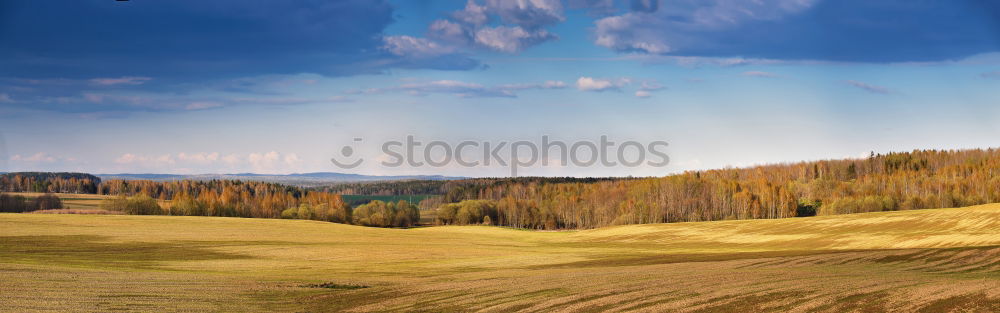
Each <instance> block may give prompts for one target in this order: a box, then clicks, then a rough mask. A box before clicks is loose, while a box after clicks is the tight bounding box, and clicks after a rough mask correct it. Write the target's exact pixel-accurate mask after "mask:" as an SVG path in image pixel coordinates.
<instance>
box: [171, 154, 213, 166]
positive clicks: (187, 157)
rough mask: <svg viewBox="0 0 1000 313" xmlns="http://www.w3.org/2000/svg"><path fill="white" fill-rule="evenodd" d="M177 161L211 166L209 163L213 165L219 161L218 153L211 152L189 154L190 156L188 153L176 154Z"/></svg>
mask: <svg viewBox="0 0 1000 313" xmlns="http://www.w3.org/2000/svg"><path fill="white" fill-rule="evenodd" d="M177 159H178V160H180V161H183V162H193V163H197V164H211V163H215V162H216V161H218V160H219V153H218V152H212V153H203V152H199V153H191V154H189V153H184V152H181V153H178V154H177Z"/></svg>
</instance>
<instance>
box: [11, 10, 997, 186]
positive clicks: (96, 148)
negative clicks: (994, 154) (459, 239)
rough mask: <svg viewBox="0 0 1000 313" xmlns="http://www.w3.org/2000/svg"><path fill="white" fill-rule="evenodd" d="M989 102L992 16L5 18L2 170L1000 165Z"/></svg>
mask: <svg viewBox="0 0 1000 313" xmlns="http://www.w3.org/2000/svg"><path fill="white" fill-rule="evenodd" d="M998 90H1000V3H998V2H996V1H989V0H940V1H932V0H917V1H914V0H839V1H835V0H757V1H742V0H569V1H559V0H505V1H501V0H470V1H458V0H453V1H402V0H399V1H380V0H369V1H360V0H358V1H355V0H345V1H320V0H305V1H244V0H240V1H237V0H218V1H187V0H175V1H152V0H131V1H110V0H72V1H71V0H63V1H33V0H9V1H3V2H0V171H78V172H89V173H176V174H194V173H243V172H255V173H273V174H285V173H302V172H346V173H357V174H368V175H413V174H427V175H435V174H436V175H453V176H509V175H511V171H510V168H509V166H500V165H499V164H493V165H490V166H486V165H485V164H480V165H478V166H463V165H461V164H456V163H455V162H450V163H448V164H444V165H442V166H412V165H408V164H404V165H402V166H398V167H390V166H385V165H384V164H382V163H381V161H385V160H386V158H387V156H386V154H385V153H384V151H382V150H381V148H382V144H383V143H385V142H388V141H405V140H406V138H407V136H412V137H413V138H415V139H416V140H418V141H421V142H424V143H425V144H426V143H428V142H431V141H441V142H445V143H448V144H450V145H452V146H454V145H456V144H457V143H460V142H462V141H473V142H478V143H486V142H489V143H492V144H494V145H496V144H499V143H502V142H506V143H513V142H516V141H529V142H535V143H538V142H540V140H541V138H542V136H546V137H547V138H550V139H553V140H560V141H563V142H566V143H568V144H573V143H577V142H597V141H598V140H599V139H600V138H601V137H602V136H605V137H607V138H610V139H611V140H612V141H615V142H617V143H622V142H625V141H635V142H639V143H642V144H646V143H650V142H654V141H662V142H666V143H668V145H667V146H666V148H665V149H662V151H663V152H664V153H665V154H666V155H668V156H669V163H668V164H666V165H655V166H654V165H649V164H646V163H643V164H642V165H639V166H635V167H629V166H621V165H620V164H619V165H618V166H606V165H601V164H599V163H598V164H595V165H586V166H583V165H579V164H567V165H565V166H563V165H561V164H557V163H555V162H553V163H551V164H550V165H548V166H541V165H535V166H528V167H526V168H522V169H520V170H519V171H518V173H517V174H518V175H522V176H523V175H544V176H628V175H632V176H662V175H667V174H670V173H677V172H682V171H686V170H697V169H711V168H723V167H743V166H751V165H756V164H768V163H779V162H792V161H801V160H818V159H831V158H845V157H863V156H867V155H868V154H869V153H871V152H872V151H874V152H876V153H884V152H892V151H909V150H913V149H963V148H989V147H1000V91H998ZM345 147H349V148H345ZM476 151H477V150H476V149H469V150H468V151H467V153H469V154H467V156H468V155H472V156H470V157H469V158H481V157H482V154H483V153H482V151H480V153H479V154H478V156H477V154H475V153H476ZM443 153H444V149H438V150H431V151H430V152H429V156H431V157H432V160H433V158H443V157H445V155H444V154H443ZM505 153H509V149H507V150H503V151H502V152H501V153H500V154H501V155H504V154H505ZM637 153H639V152H638V150H634V149H633V150H627V151H626V152H625V155H626V156H629V157H632V158H635V157H638V155H637ZM418 154H419V153H418ZM420 156H423V155H418V157H420ZM332 158H334V159H336V158H342V159H345V160H347V161H354V160H362V161H364V162H362V163H361V165H360V166H357V167H353V168H343V167H339V166H337V165H336V164H334V163H333V162H331V159H332ZM508 161H509V159H508ZM508 163H509V162H508Z"/></svg>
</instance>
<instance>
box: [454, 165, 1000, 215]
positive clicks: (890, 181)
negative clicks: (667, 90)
mask: <svg viewBox="0 0 1000 313" xmlns="http://www.w3.org/2000/svg"><path fill="white" fill-rule="evenodd" d="M466 199H467V198H466ZM475 199H480V200H486V201H490V204H489V205H487V206H486V207H487V208H492V207H495V209H496V216H495V217H492V216H491V223H493V224H497V225H506V226H513V227H519V228H532V229H560V228H595V227H602V226H609V225H622V224H643V223H671V222H690V221H714V220H727V219H769V218H784V217H796V216H811V215H832V214H847V213H862V212H877V211H892V210H913V209H927V208H948V207H959V206H968V205H976V204H984V203H993V202H1000V150H997V149H985V150H983V149H976V150H947V151H940V150H916V151H913V152H907V153H889V154H874V153H872V154H871V155H870V156H869V157H868V158H862V159H847V160H824V161H815V162H799V163H790V164H775V165H766V166H756V167H750V168H739V169H718V170H708V171H690V172H685V173H682V174H677V175H670V176H666V177H662V178H647V179H633V180H609V181H600V182H595V183H575V182H574V183H546V182H544V181H542V182H528V183H513V184H498V185H492V186H487V187H485V188H481V189H479V190H478V194H477V195H476V197H475ZM463 203H464V202H458V203H457V204H445V205H442V206H440V207H439V209H438V215H439V216H443V217H445V219H444V220H442V219H439V221H441V222H442V223H446V224H448V223H457V224H476V223H482V221H476V220H475V219H474V218H470V219H464V218H461V219H460V218H458V215H455V216H456V217H455V218H454V219H448V218H447V217H448V216H450V214H452V213H451V212H452V211H455V206H456V205H457V206H458V208H459V210H458V211H455V212H456V213H455V214H457V212H461V209H462V207H464V204H463ZM470 212H471V211H470ZM487 212H492V211H489V210H487ZM490 214H492V213H490ZM484 217H485V216H484Z"/></svg>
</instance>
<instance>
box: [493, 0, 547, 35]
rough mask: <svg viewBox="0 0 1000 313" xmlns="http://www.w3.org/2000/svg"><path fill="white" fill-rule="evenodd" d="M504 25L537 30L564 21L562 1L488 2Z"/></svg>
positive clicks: (515, 0)
mask: <svg viewBox="0 0 1000 313" xmlns="http://www.w3.org/2000/svg"><path fill="white" fill-rule="evenodd" d="M486 7H487V9H488V10H489V11H490V12H493V13H496V14H497V15H499V16H500V19H501V20H503V21H504V23H508V24H515V25H518V26H521V27H525V28H529V29H535V28H538V27H542V26H546V25H552V24H556V23H559V22H562V21H564V20H565V19H566V18H565V17H563V7H562V1H561V0H486Z"/></svg>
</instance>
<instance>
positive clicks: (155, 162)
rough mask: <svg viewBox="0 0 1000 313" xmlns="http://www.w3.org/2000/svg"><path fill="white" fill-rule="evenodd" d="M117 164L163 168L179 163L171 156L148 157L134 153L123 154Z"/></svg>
mask: <svg viewBox="0 0 1000 313" xmlns="http://www.w3.org/2000/svg"><path fill="white" fill-rule="evenodd" d="M115 163H118V164H123V165H132V164H135V165H141V166H144V167H161V166H166V165H173V164H176V163H177V161H176V160H175V159H174V157H173V156H171V155H170V154H163V155H155V156H146V155H139V154H132V153H125V154H122V155H121V156H120V157H118V158H117V159H115Z"/></svg>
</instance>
